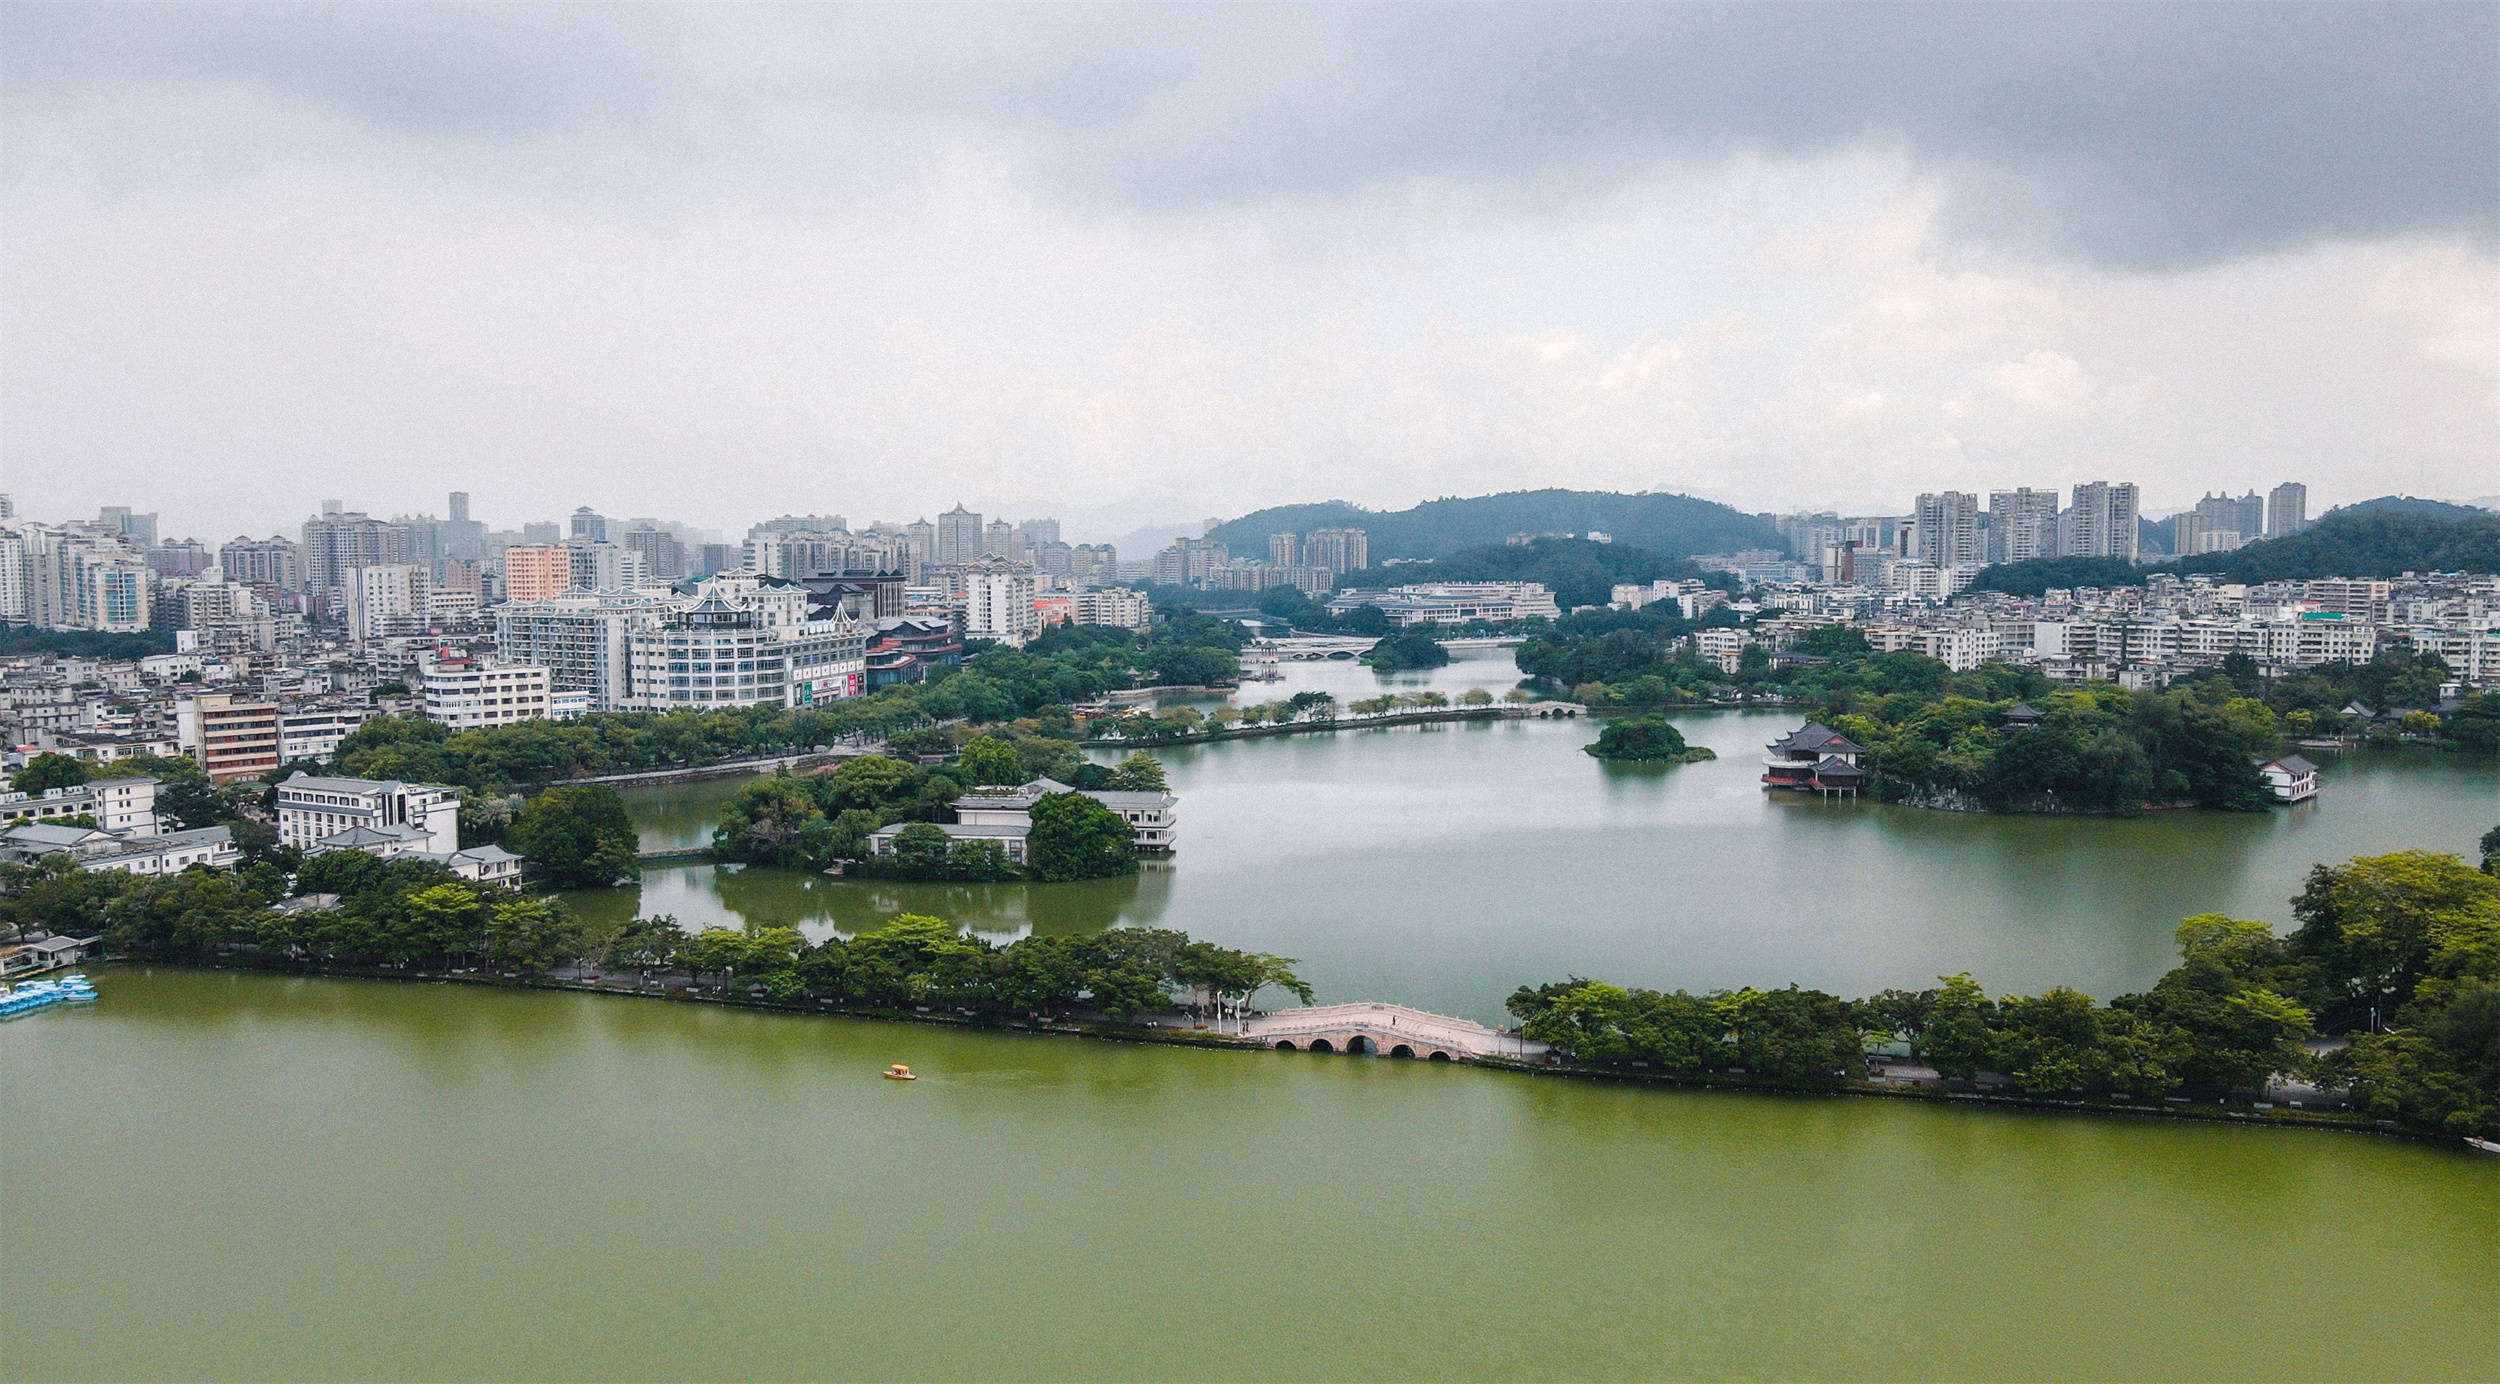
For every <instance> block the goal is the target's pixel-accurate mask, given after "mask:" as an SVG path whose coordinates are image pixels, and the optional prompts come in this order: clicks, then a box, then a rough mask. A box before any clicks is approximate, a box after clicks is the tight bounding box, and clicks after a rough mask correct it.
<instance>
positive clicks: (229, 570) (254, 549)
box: [217, 534, 304, 591]
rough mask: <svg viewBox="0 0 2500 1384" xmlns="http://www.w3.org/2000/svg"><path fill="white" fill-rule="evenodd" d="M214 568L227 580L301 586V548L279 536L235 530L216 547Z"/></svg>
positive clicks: (274, 586)
mask: <svg viewBox="0 0 2500 1384" xmlns="http://www.w3.org/2000/svg"><path fill="white" fill-rule="evenodd" d="M217 569H218V571H220V572H222V573H224V574H225V578H226V580H228V581H239V582H241V583H243V584H244V585H245V586H258V587H265V588H267V589H269V590H272V591H301V590H303V589H304V550H303V549H302V548H300V547H297V546H296V545H295V544H294V543H292V542H290V541H289V540H287V539H284V538H279V537H275V536H272V537H269V538H245V537H243V536H242V535H240V534H238V535H236V536H235V538H234V539H233V541H231V542H229V543H227V544H226V545H225V546H224V547H222V548H219V549H218V550H217Z"/></svg>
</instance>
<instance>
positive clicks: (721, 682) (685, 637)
mask: <svg viewBox="0 0 2500 1384" xmlns="http://www.w3.org/2000/svg"><path fill="white" fill-rule="evenodd" d="M696 592H697V595H696V597H695V599H694V600H693V601H691V602H687V603H680V604H677V605H675V606H672V607H671V608H670V609H668V610H667V611H666V613H665V614H662V615H658V616H655V617H653V618H652V619H650V620H649V621H646V622H645V623H644V624H643V625H642V626H641V627H640V628H637V629H635V630H633V631H631V632H630V633H629V634H628V635H627V636H626V645H627V668H626V673H627V686H628V689H629V690H628V694H627V697H626V700H625V707H626V709H630V710H637V711H670V710H677V709H680V708H693V709H695V710H698V711H700V710H709V709H713V708H718V707H724V706H786V707H812V706H825V705H829V704H831V703H833V702H837V701H843V700H846V699H848V698H851V697H856V696H858V695H860V694H861V693H862V692H863V691H865V690H866V682H867V676H868V636H869V632H870V626H868V625H867V624H865V623H863V622H861V621H857V620H853V619H850V618H849V617H847V616H844V615H842V614H841V613H840V612H839V610H838V609H837V610H836V611H835V612H834V613H833V614H832V615H830V616H822V617H820V616H819V614H818V613H817V611H816V610H815V609H814V597H813V594H812V593H811V592H810V591H809V590H808V589H807V588H806V587H804V586H799V585H796V584H794V583H791V582H787V581H783V580H780V579H778V578H772V577H758V576H753V575H739V576H726V577H712V578H708V579H706V580H705V581H703V582H701V583H698V584H697V586H696Z"/></svg>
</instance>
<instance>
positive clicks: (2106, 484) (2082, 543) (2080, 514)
mask: <svg viewBox="0 0 2500 1384" xmlns="http://www.w3.org/2000/svg"><path fill="white" fill-rule="evenodd" d="M2136 514H2137V497H2136V488H2135V482H2133V481H2092V482H2089V483H2088V484H2084V485H2078V486H2076V487H2075V502H2074V505H2073V506H2072V507H2071V508H2069V509H2068V510H2067V511H2066V513H2065V515H2064V516H2063V519H2062V521H2061V524H2060V533H2059V543H2058V550H2059V551H2060V552H2061V553H2062V554H2064V555H2066V556H2070V557H2122V558H2125V559H2126V560H2127V561H2129V562H2133V561H2135V559H2136V554H2137V553H2138V552H2139V551H2140V550H2141V544H2140V542H2139V540H2138V538H2137V534H2136Z"/></svg>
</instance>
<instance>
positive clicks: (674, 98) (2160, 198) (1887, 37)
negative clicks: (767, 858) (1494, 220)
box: [0, 3, 2500, 269]
mask: <svg viewBox="0 0 2500 1384" xmlns="http://www.w3.org/2000/svg"><path fill="white" fill-rule="evenodd" d="M0 24H5V37H6V39H7V42H6V44H5V45H0V48H5V51H6V53H7V56H6V58H5V59H0V62H4V63H5V66H0V76H4V77H5V78H6V79H7V82H8V86H9V87H10V89H11V90H12V91H13V92H15V93H16V95H14V96H13V97H11V98H10V99H11V100H13V101H18V102H24V101H32V100H41V99H43V98H44V93H46V92H47V91H57V90H58V89H59V88H60V87H61V86H63V85H65V84H73V85H74V84H77V83H81V82H92V81H96V80H99V79H111V78H139V79H147V78H159V79H163V78H176V79H180V78H205V79H210V80H227V81H241V82H250V83H254V84H259V85H263V86H266V87H269V88H272V89H275V90H278V91H281V92H286V93H292V94H294V95H297V96H299V97H301V98H304V99H308V100H312V101H318V102H322V103H325V104H328V105H332V106H335V107H338V108H340V109H342V110H345V111H347V112H350V113H352V114H353V115H354V116H355V117H356V118H359V119H361V120H363V121H366V122H368V123H371V124H373V125H375V126H378V127H383V128H388V129H396V130H413V131H421V132H426V133H431V134H439V135H443V136H447V137H450V138H452V139H455V140H456V139H462V138H466V139H473V140H479V141H497V140H524V139H526V140H532V141H559V142H560V141H562V140H563V139H566V138H568V137H573V136H583V135H590V134H596V135H597V136H599V137H600V138H602V139H609V140H612V139H614V138H616V137H618V135H619V134H620V132H622V133H624V134H626V135H628V136H631V135H632V134H634V133H636V132H641V133H644V134H646V135H647V136H648V137H650V138H651V139H652V140H653V141H654V142H655V143H663V144H668V145H671V146H672V147H680V148H683V149H684V150H685V151H686V153H687V154H688V155H689V156H693V157H734V156H735V154H734V151H729V150H724V149H720V148H707V147H706V145H705V142H704V141H705V140H706V139H709V140H711V141H714V142H715V143H721V142H726V143H735V142H736V141H737V140H738V139H739V137H740V136H739V134H738V133H737V132H739V131H741V130H746V129H755V128H763V127H766V126H772V127H776V128H778V127H781V125H782V123H783V122H781V121H778V120H768V119H766V117H781V116H791V115H797V116H801V117H805V116H818V117H824V118H829V119H832V120H835V121H837V122H839V123H842V124H844V125H846V126H848V127H855V128H860V129H867V130H874V131H886V132H893V131H897V130H901V131H904V132H910V131H912V130H946V129H971V130H976V131H983V132H988V133H992V134H1003V135H1005V136H1007V137H1009V138H1011V139H1012V140H1014V141H1015V142H1016V147H1018V148H1020V149H1022V150H1024V151H1025V152H1026V154H1027V156H1028V157H1029V158H1030V159H1032V160H1033V162H1034V167H1035V170H1036V172H1037V173H1038V174H1039V175H1040V176H1041V177H1042V179H1043V180H1044V182H1045V183H1046V185H1049V186H1052V187H1054V188H1056V189H1058V190H1059V192H1060V193H1061V195H1063V196H1070V197H1073V198H1076V199H1079V200H1082V201H1088V202H1092V203H1096V204H1101V205H1108V206H1112V207H1117V208H1125V209H1132V210H1139V211H1146V212H1170V211H1181V212H1187V211H1194V210H1199V209H1207V208H1237V207H1242V206H1247V205H1256V204H1260V203H1265V202H1271V201H1276V200H1280V199H1308V198H1330V197H1339V196H1348V195H1359V194H1363V193H1367V192H1371V191H1375V190H1378V189H1381V188H1384V187H1390V188H1394V187H1396V186H1398V185H1400V184H1402V183H1408V182H1413V181H1417V180H1448V181H1462V182H1480V183H1485V184H1488V185H1491V186H1494V187H1497V188H1500V189H1504V190H1506V191H1508V192H1510V193H1511V195H1515V196H1525V197H1539V196H1549V197H1550V196H1569V195H1573V194H1576V193H1579V192H1582V191H1586V190H1589V189H1592V188H1599V187H1603V186H1606V185H1607V184H1609V183H1610V182H1611V181H1612V180H1613V179H1615V178H1616V177H1618V176H1620V175H1622V174H1623V173H1624V172H1625V171H1626V170H1629V169H1635V168H1646V167H1650V166H1653V165H1655V164H1657V163H1658V162H1660V161H1668V162H1679V161H1681V162H1695V161H1704V160H1711V159H1717V158H1721V157H1725V156H1728V155H1731V154H1762V155H1768V156H1772V157H1784V156H1803V157H1813V156H1819V155H1823V154H1828V153H1831V152H1833V151H1836V150H1841V149H1846V148H1854V147H1871V148H1875V149H1879V150H1897V151H1899V152H1900V153H1902V154H1904V155H1906V156H1907V157H1909V158H1910V159H1911V160H1913V161H1914V162H1915V163H1916V165H1917V166H1919V167H1922V168H1925V169H1927V170H1930V171H1932V172H1933V173H1935V174H1937V175H1938V176H1939V177H1940V178H1941V179H1942V181H1943V186H1944V188H1945V190H1946V193H1947V217H1948V224H1950V225H1952V226H1954V227H1955V228H1957V229H1959V230H1960V231H1962V232H1964V233H1965V234H1969V235H1973V236H1977V237H1980V238H1983V239H1985V240H1988V241H1991V242H1994V243H1999V244H2004V245H2008V246H2011V247H2015V248H2019V249H2024V250H2046V251H2050V252H2055V253H2062V254H2067V255H2073V256H2077V257H2080V258H2082V259H2085V260H2088V261H2091V262H2095V263H2099V264H2104V265H2116V266H2123V267H2131V268H2151V269H2167V268H2177V267H2186V266H2193V265H2197V264H2203V263H2211V262H2214V261H2218V260H2224V259H2229V258H2234V257H2238V256H2241V255H2245V254H2249V253H2261V252H2266V251H2272V250H2279V249H2290V248H2297V247H2299V246H2301V245H2305V244H2309V243H2313V242H2315V241H2318V240H2321V239H2336V238H2364V237H2372V236H2381V235H2391V234H2409V233H2463V234H2466V235H2469V236H2472V237H2475V238H2476V239H2477V240H2478V241H2481V242H2482V243H2485V244H2489V243H2491V242H2492V241H2493V240H2494V239H2495V238H2500V114H2496V113H2495V95H2494V94H2495V92H2500V7H2495V6H2492V5H2488V4H2481V3H2472V4H2394V5H2377V4H2323V5H2320V4H2233V5H2222V4H2212V5H2185V4H2182V5H2167V6H2154V5H2142V4H2127V5H2104V4H2085V3H2073V4H2055V5H2047V4H2041V5H2015V4H2001V5H1984V6H1983V5H1965V4H1955V5H1933V4H1917V5H1885V4H1811V5H1799V4H1750V5H1732V4H1680V5H1655V6H1634V5H1619V4H1601V5H1539V6H1518V5H1464V6H1447V7H1426V6H1385V5H1352V6H1343V5H1329V6H1302V5H1261V6H1234V7H1219V6H1048V7H999V8H975V7H929V6H915V7H877V6H869V7H810V8H800V9H788V10H781V9H766V8H754V7H742V6H722V7H710V8H698V9H672V8H665V7H653V6H620V7H615V8H589V7H561V8H543V7H532V6H519V5H499V6H415V7H409V6H346V5H337V6H309V5H286V6H276V7H262V6H242V5H235V6H229V5H220V6H211V7H183V6H134V5H115V6H110V7H102V8H86V7H78V6H56V5H18V6H11V7H8V8H7V9H6V10H5V12H0Z"/></svg>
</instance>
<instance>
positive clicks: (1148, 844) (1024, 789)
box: [868, 778, 1180, 865]
mask: <svg viewBox="0 0 2500 1384" xmlns="http://www.w3.org/2000/svg"><path fill="white" fill-rule="evenodd" d="M1052 793H1083V794H1084V795H1085V796H1086V797H1089V798H1092V799H1093V800H1094V801H1096V802H1098V803H1101V804H1102V805H1103V806H1104V807H1107V808H1109V809H1111V810H1112V811H1113V812H1116V813H1118V814H1119V815H1120V818H1121V820H1122V821H1125V822H1127V823H1128V824H1129V831H1130V834H1131V839H1133V840H1134V841H1135V842H1136V843H1137V849H1138V851H1139V852H1140V853H1141V854H1148V855H1168V854H1170V853H1171V852H1172V849H1173V847H1174V846H1176V845H1177V844H1178V843H1179V839H1180V835H1179V828H1178V826H1177V825H1176V820H1175V817H1174V812H1173V809H1174V808H1176V807H1178V806H1179V805H1180V799H1179V798H1177V797H1174V796H1173V795H1172V794H1170V793H1160V792H1150V793H1131V792H1119V791H1114V790H1109V789H1080V788H1071V787H1069V786H1068V785H1067V784H1064V783H1061V782H1059V781H1058V780H1056V779H1046V778H1042V779H1035V780H1033V781H1032V782H1031V783H1026V784H1020V785H1018V786H1016V787H1013V788H981V789H975V790H974V791H972V792H970V793H966V794H964V795H963V796H962V797H960V798H957V799H955V801H954V803H953V804H952V806H953V808H954V810H955V820H954V821H952V822H941V823H939V824H938V830H940V831H943V832H945V833H946V834H947V835H948V836H949V837H951V838H953V839H955V840H958V841H995V842H997V843H998V844H999V847H1000V848H1001V849H1002V850H1004V851H1005V852H1006V853H1007V858H1008V859H1009V860H1011V861H1014V862H1015V863H1017V864H1019V865H1021V864H1023V863H1024V862H1025V859H1026V854H1025V849H1026V848H1025V839H1026V838H1027V837H1028V836H1030V835H1031V834H1032V831H1033V805H1034V804H1035V803H1038V802H1040V801H1041V800H1042V799H1043V798H1044V797H1046V796H1048V795H1050V794H1052ZM908 825H910V824H909V823H907V822H898V823H896V824H895V825H893V826H890V827H880V828H878V829H877V830H876V831H873V832H870V833H869V835H868V849H869V851H870V853H872V854H875V855H892V854H893V853H894V842H895V838H897V837H899V836H901V835H902V833H903V828H904V827H906V826H908Z"/></svg>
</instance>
